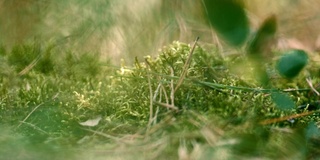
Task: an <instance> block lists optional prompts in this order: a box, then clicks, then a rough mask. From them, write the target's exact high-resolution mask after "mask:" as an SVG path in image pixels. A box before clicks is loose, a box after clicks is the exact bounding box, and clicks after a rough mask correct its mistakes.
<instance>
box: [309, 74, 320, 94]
mask: <svg viewBox="0 0 320 160" xmlns="http://www.w3.org/2000/svg"><path fill="white" fill-rule="evenodd" d="M306 80H307V83H308V85H309V86H310V88H311V89H312V91H313V92H314V93H316V94H317V95H318V96H320V93H319V92H318V91H317V90H316V89H315V88H314V87H313V85H312V82H311V79H310V78H306Z"/></svg>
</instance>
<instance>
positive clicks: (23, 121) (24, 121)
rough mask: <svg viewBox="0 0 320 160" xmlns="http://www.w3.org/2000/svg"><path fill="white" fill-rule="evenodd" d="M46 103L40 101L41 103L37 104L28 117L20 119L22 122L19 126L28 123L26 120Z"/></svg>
mask: <svg viewBox="0 0 320 160" xmlns="http://www.w3.org/2000/svg"><path fill="white" fill-rule="evenodd" d="M43 104H44V103H40V104H39V105H37V106H36V107H35V108H34V109H33V110H32V111H31V112H30V113H29V114H28V115H27V117H26V118H24V119H23V120H22V121H20V124H19V125H18V126H17V128H18V127H20V126H21V124H22V123H26V120H27V119H28V118H29V117H30V116H31V114H32V113H33V112H34V111H36V110H37V109H38V108H39V107H40V106H41V105H43Z"/></svg>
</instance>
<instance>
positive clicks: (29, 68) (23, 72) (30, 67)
mask: <svg viewBox="0 0 320 160" xmlns="http://www.w3.org/2000/svg"><path fill="white" fill-rule="evenodd" d="M41 57H42V55H38V57H37V58H36V59H34V60H33V61H32V62H31V63H30V64H29V65H28V66H27V67H25V68H24V69H23V70H22V71H20V72H19V73H18V75H19V76H22V75H25V74H26V73H28V72H29V71H30V70H31V69H32V68H33V67H34V66H35V65H36V64H37V63H38V62H39V60H40V59H41Z"/></svg>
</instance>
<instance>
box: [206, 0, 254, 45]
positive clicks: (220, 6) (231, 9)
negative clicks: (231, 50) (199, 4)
mask: <svg viewBox="0 0 320 160" xmlns="http://www.w3.org/2000/svg"><path fill="white" fill-rule="evenodd" d="M238 2H239V1H234V0H203V3H204V5H205V8H206V10H207V15H208V20H209V22H210V24H211V25H212V26H213V27H214V29H215V30H216V31H217V33H218V34H219V35H220V36H221V37H222V38H223V39H225V40H226V41H227V42H229V44H231V45H233V46H240V45H242V44H243V43H244V42H245V40H246V38H247V37H248V34H249V25H248V18H247V16H246V14H245V11H244V9H243V7H242V5H241V4H240V3H238Z"/></svg>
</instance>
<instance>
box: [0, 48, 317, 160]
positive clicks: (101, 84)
mask: <svg viewBox="0 0 320 160" xmlns="http://www.w3.org/2000/svg"><path fill="white" fill-rule="evenodd" d="M190 49H191V47H190V45H187V44H184V43H180V42H173V43H172V44H170V45H168V46H167V47H164V48H163V49H162V50H161V51H160V52H159V56H158V57H150V56H147V57H145V61H144V62H139V61H138V60H136V62H135V63H134V64H133V65H130V64H128V65H125V64H122V66H121V67H114V66H112V65H111V64H110V63H109V62H101V61H99V59H98V56H95V54H93V53H89V54H88V53H73V52H71V51H66V52H65V53H60V54H61V55H63V56H61V57H60V56H54V55H55V52H56V51H55V50H54V49H53V47H52V46H50V45H48V46H42V45H40V44H25V45H18V46H15V47H13V48H12V49H10V50H6V49H5V48H4V47H2V49H1V50H0V51H1V54H0V60H1V75H2V76H1V86H0V87H1V96H0V98H1V100H0V109H1V112H0V118H1V122H2V124H1V132H0V134H1V137H2V138H1V139H0V142H1V144H0V148H1V151H0V152H1V153H0V155H1V156H2V157H1V158H7V157H11V158H12V159H43V158H45V159H61V158H64V159H137V158H138V159H248V158H249V159H250V158H251V159H254V158H260V159H287V158H288V159H316V157H318V156H320V150H319V149H318V147H317V145H319V143H320V137H319V136H320V134H319V130H318V128H317V125H319V124H318V123H319V113H318V112H315V113H313V114H310V115H305V116H303V115H301V116H298V117H296V118H293V119H284V120H280V119H278V120H277V118H281V117H285V116H290V115H297V114H302V113H309V112H310V111H318V110H319V108H318V102H317V101H318V96H317V95H316V94H315V93H314V92H313V91H312V90H310V87H309V85H308V83H307V82H306V80H305V78H306V77H307V76H311V78H312V82H313V84H314V85H315V86H316V84H317V83H318V82H319V79H318V77H319V75H318V74H319V66H317V63H315V62H314V61H313V60H310V63H309V66H308V67H307V68H305V70H304V71H303V73H301V74H300V75H299V77H297V78H296V79H294V80H290V81H288V80H285V79H283V78H281V76H279V75H278V74H277V73H276V72H274V71H273V69H272V65H273V64H270V65H268V66H269V67H270V74H272V76H271V77H272V79H271V84H272V85H271V86H272V87H269V88H262V87H261V86H260V85H259V83H258V82H257V81H256V79H255V77H254V76H255V74H254V73H251V72H252V68H251V66H250V64H249V61H248V59H247V58H246V57H245V55H242V54H238V55H237V56H236V58H234V57H231V56H222V55H221V54H220V53H219V51H218V50H217V49H215V48H210V49H203V48H202V46H201V44H200V45H197V47H196V48H195V50H194V52H193V56H192V58H191V63H190V66H189V67H187V76H186V77H185V78H183V83H182V84H181V85H180V86H179V87H177V86H178V83H179V82H178V80H179V78H180V76H181V75H182V72H183V69H184V68H186V67H185V64H186V62H187V58H188V56H189V52H190ZM22 53H23V54H22ZM37 57H39V58H37ZM33 63H34V65H30V64H33ZM26 66H29V68H28V67H26ZM130 66H132V67H130ZM22 71H23V72H22ZM245 73H246V74H245ZM286 89H291V90H290V91H286V92H285V94H286V95H288V96H289V97H290V98H291V99H292V101H293V102H294V103H295V106H296V107H295V108H292V109H291V110H281V109H279V108H277V106H276V105H275V104H274V102H273V100H272V98H271V94H272V93H273V92H274V91H277V92H281V93H282V91H285V90H286ZM312 103H313V105H312V106H314V108H313V109H312V110H311V105H307V104H312ZM302 105H306V106H307V107H310V108H309V110H308V108H302V109H298V108H299V106H300V107H301V106H302ZM96 117H101V120H100V122H99V124H94V125H92V126H85V125H82V124H81V122H85V121H87V120H95V119H96ZM273 120H275V121H274V122H273ZM48 155H50V156H48Z"/></svg>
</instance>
